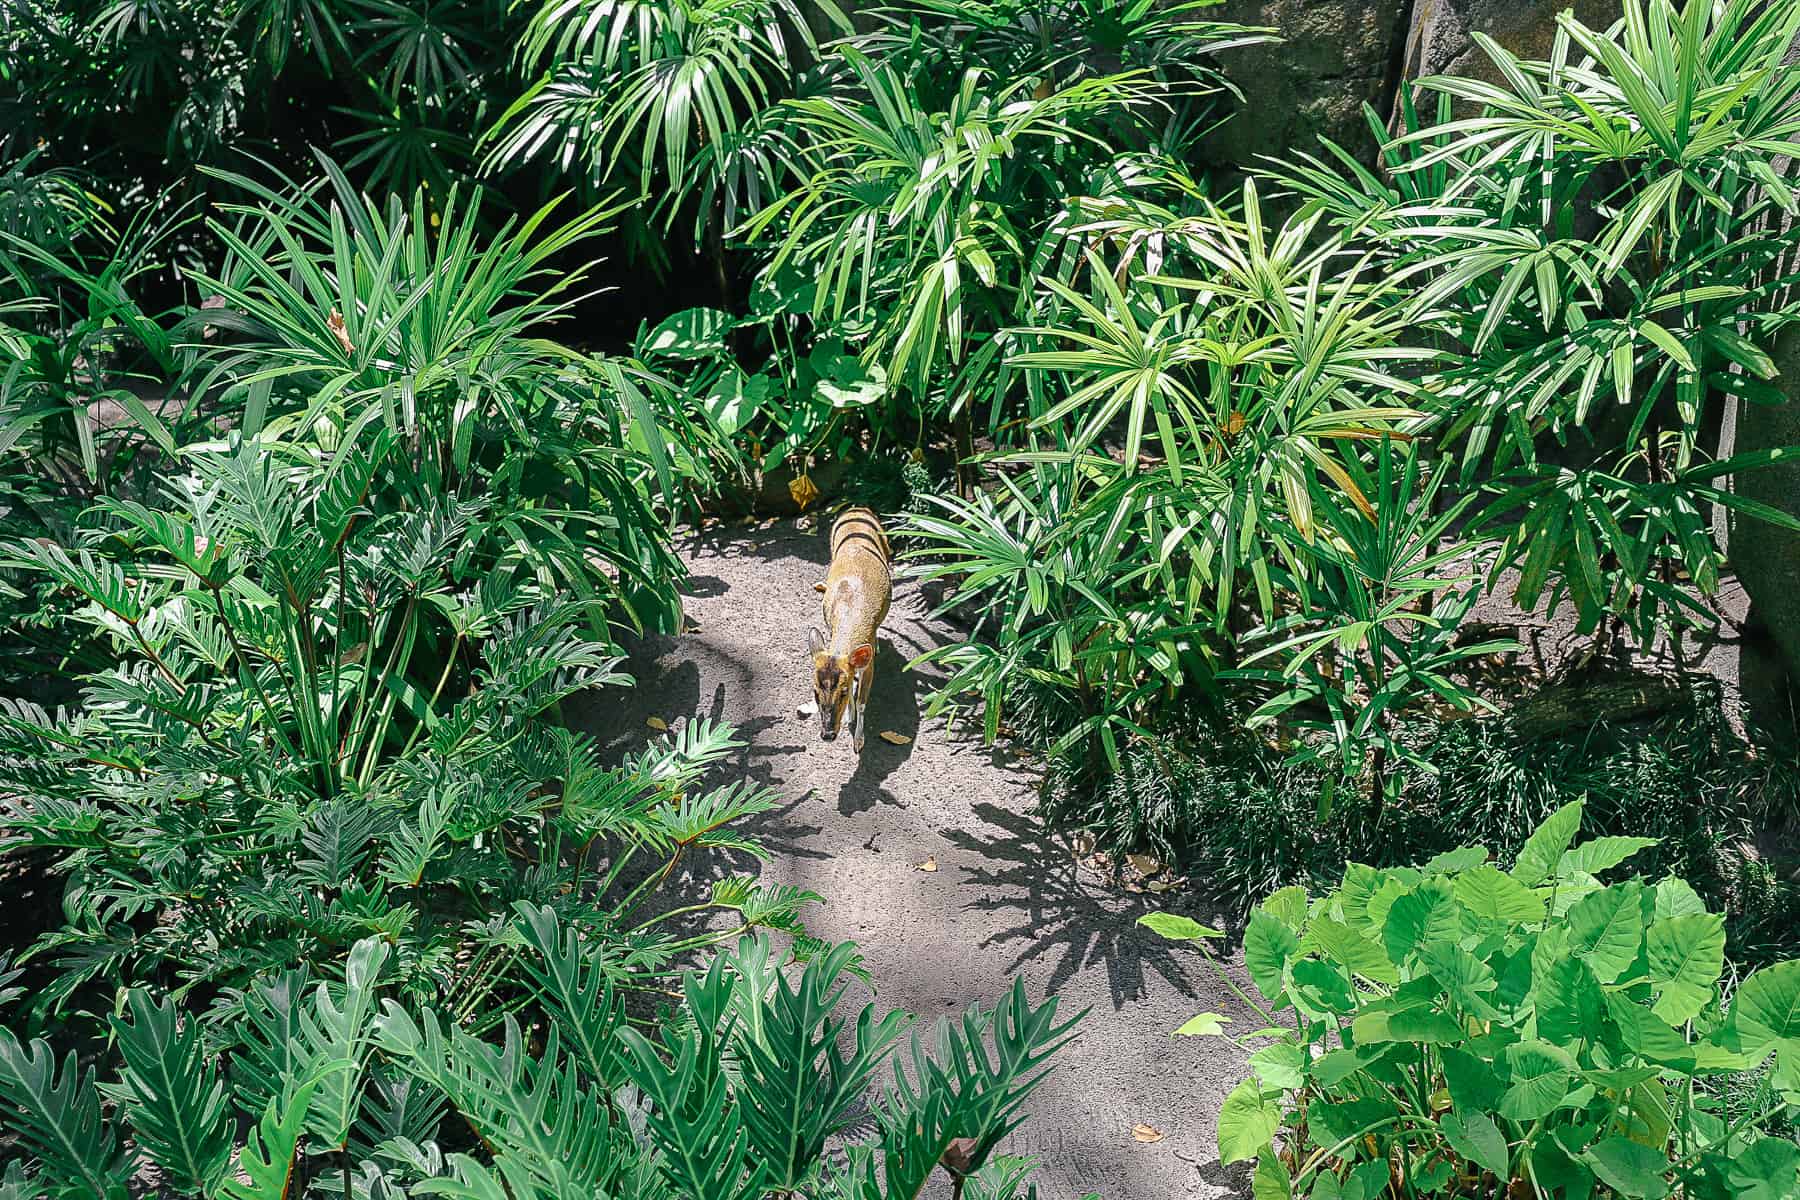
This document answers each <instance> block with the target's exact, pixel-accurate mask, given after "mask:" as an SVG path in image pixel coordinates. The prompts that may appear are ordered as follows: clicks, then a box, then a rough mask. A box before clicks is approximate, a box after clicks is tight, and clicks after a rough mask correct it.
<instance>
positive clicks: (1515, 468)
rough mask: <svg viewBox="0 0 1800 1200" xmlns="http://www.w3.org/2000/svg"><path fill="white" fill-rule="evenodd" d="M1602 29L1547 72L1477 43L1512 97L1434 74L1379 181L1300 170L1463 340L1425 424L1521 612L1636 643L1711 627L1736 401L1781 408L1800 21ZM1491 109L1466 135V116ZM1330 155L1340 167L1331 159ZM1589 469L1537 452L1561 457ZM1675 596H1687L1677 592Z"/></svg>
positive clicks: (1649, 3)
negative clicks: (1729, 409)
mask: <svg viewBox="0 0 1800 1200" xmlns="http://www.w3.org/2000/svg"><path fill="white" fill-rule="evenodd" d="M1624 16H1625V19H1624V20H1623V21H1622V22H1621V23H1620V24H1619V25H1617V26H1616V27H1615V28H1613V29H1612V30H1610V31H1606V30H1597V29H1590V28H1588V27H1586V26H1584V25H1582V24H1581V23H1580V22H1579V21H1576V20H1574V19H1572V18H1570V17H1567V16H1565V17H1564V18H1563V19H1562V20H1561V23H1560V26H1559V34H1558V37H1557V39H1556V42H1555V45H1554V48H1553V49H1552V52H1551V55H1550V57H1549V59H1548V60H1546V61H1544V62H1524V61H1521V60H1519V59H1518V58H1516V57H1514V56H1513V55H1511V54H1509V53H1507V52H1506V51H1505V50H1503V49H1502V48H1501V47H1499V46H1498V45H1496V44H1494V43H1493V42H1492V41H1491V40H1488V39H1486V38H1482V39H1480V45H1481V48H1482V50H1483V51H1484V52H1485V53H1486V54H1487V55H1488V57H1489V58H1490V59H1491V60H1492V62H1493V65H1494V67H1495V69H1496V71H1497V73H1498V75H1499V77H1500V80H1501V81H1500V82H1499V83H1486V82H1482V81H1478V80H1474V79H1463V78H1455V77H1446V78H1439V79H1428V80H1424V81H1421V83H1420V84H1419V85H1418V86H1419V88H1420V89H1422V90H1425V91H1428V92H1436V93H1438V94H1439V96H1440V97H1441V98H1442V101H1443V103H1442V104H1441V105H1440V106H1439V110H1438V114H1439V119H1438V121H1437V122H1435V123H1430V124H1427V123H1422V122H1421V121H1420V120H1419V119H1418V116H1417V114H1416V113H1415V112H1414V110H1413V109H1412V107H1411V101H1410V97H1409V98H1408V105H1407V109H1406V113H1407V120H1408V131H1407V132H1406V133H1405V134H1404V135H1403V136H1401V137H1400V138H1398V139H1397V140H1395V141H1393V142H1392V143H1390V145H1389V146H1388V149H1387V152H1386V156H1385V161H1386V166H1387V168H1388V170H1389V173H1390V175H1389V178H1388V179H1387V180H1385V181H1384V180H1379V179H1377V178H1376V177H1375V176H1373V175H1371V174H1369V173H1368V172H1367V171H1364V170H1360V169H1355V170H1334V169H1328V168H1326V167H1325V165H1324V164H1323V163H1321V162H1319V161H1318V160H1313V161H1311V162H1310V163H1309V164H1306V165H1303V166H1301V167H1299V168H1296V169H1294V170H1293V171H1291V172H1290V173H1289V178H1290V179H1291V180H1292V181H1293V182H1294V183H1295V184H1296V186H1297V187H1298V188H1299V190H1300V192H1301V194H1302V195H1304V196H1307V197H1309V198H1311V199H1313V200H1314V201H1315V202H1317V203H1318V204H1320V205H1322V206H1323V207H1324V209H1325V210H1326V211H1327V212H1330V213H1331V214H1332V216H1333V219H1334V220H1335V221H1338V222H1340V223H1341V224H1343V225H1344V226H1345V227H1347V228H1354V229H1356V230H1358V231H1359V232H1360V233H1362V234H1363V235H1365V236H1366V237H1367V238H1368V244H1369V245H1370V248H1371V252H1372V253H1373V254H1375V255H1376V256H1377V257H1378V258H1379V260H1380V261H1382V262H1383V263H1384V264H1385V265H1386V269H1388V270H1391V271H1393V272H1395V273H1397V274H1399V275H1402V276H1404V277H1406V278H1408V279H1409V280H1410V281H1411V284H1410V286H1411V288H1412V289H1413V291H1414V293H1415V296H1414V298H1413V300H1412V301H1411V304H1410V306H1409V316H1410V317H1411V318H1412V319H1413V320H1415V321H1417V322H1419V323H1421V324H1423V325H1425V326H1428V327H1429V328H1431V329H1432V330H1433V332H1434V334H1436V335H1437V336H1439V337H1441V338H1442V339H1443V340H1444V342H1445V343H1446V344H1447V345H1449V346H1452V347H1454V354H1453V355H1451V356H1450V357H1449V358H1448V359H1447V362H1446V366H1447V369H1446V370H1444V371H1443V372H1442V374H1441V376H1440V377H1439V378H1438V379H1437V380H1435V381H1434V382H1433V383H1432V385H1431V388H1432V391H1433V393H1434V394H1435V397H1436V400H1435V403H1434V404H1433V405H1432V415H1433V420H1432V421H1431V422H1430V424H1429V425H1428V426H1427V428H1429V430H1430V431H1431V433H1432V434H1433V436H1435V437H1437V438H1438V439H1440V440H1441V441H1442V442H1443V443H1444V444H1445V445H1446V448H1447V450H1450V451H1452V452H1454V454H1455V457H1456V458H1457V459H1458V460H1459V463H1460V469H1461V478H1462V480H1463V481H1464V482H1465V483H1471V482H1474V481H1476V480H1478V479H1481V478H1483V477H1484V476H1486V477H1489V478H1491V479H1492V480H1493V483H1494V492H1495V495H1494V498H1493V500H1492V503H1491V507H1490V509H1489V511H1488V513H1487V514H1486V519H1487V521H1488V522H1489V523H1490V524H1491V527H1492V528H1493V529H1494V530H1495V533H1496V536H1498V537H1499V539H1500V545H1501V553H1500V556H1499V558H1498V559H1497V560H1496V562H1495V564H1494V569H1495V571H1496V572H1497V571H1499V570H1503V569H1506V568H1508V567H1516V568H1517V569H1518V577H1517V583H1516V585H1515V594H1516V596H1517V598H1518V599H1519V601H1520V602H1521V603H1523V604H1525V605H1527V606H1531V605H1534V604H1536V603H1538V601H1539V600H1540V598H1542V597H1545V596H1549V597H1551V598H1552V600H1553V602H1555V603H1561V602H1563V601H1565V600H1566V601H1567V602H1569V603H1571V604H1572V605H1573V606H1574V607H1575V609H1576V611H1577V613H1578V615H1579V619H1580V621H1581V623H1582V625H1583V627H1584V628H1589V629H1591V628H1593V627H1594V626H1596V625H1597V624H1598V623H1599V621H1600V620H1601V618H1602V616H1603V615H1612V616H1614V617H1617V618H1620V619H1623V620H1625V621H1627V622H1629V623H1630V624H1631V625H1632V627H1633V628H1634V630H1635V631H1636V632H1637V633H1638V634H1639V636H1640V637H1644V638H1648V637H1649V636H1650V632H1651V630H1653V629H1655V628H1658V627H1660V626H1663V625H1666V624H1669V623H1672V622H1695V623H1702V624H1705V623H1710V621H1711V617H1710V614H1708V613H1707V612H1706V610H1705V609H1704V608H1702V607H1701V606H1700V605H1699V604H1697V603H1696V601H1695V600H1694V598H1693V594H1694V593H1698V594H1699V595H1701V596H1705V595H1710V594H1712V593H1713V592H1714V591H1716V589H1717V586H1718V572H1719V569H1720V566H1721V561H1722V559H1721V555H1720V552H1719V550H1718V549H1717V547H1716V545H1715V544H1714V542H1713V540H1712V539H1711V537H1710V536H1709V535H1708V533H1707V527H1708V525H1707V522H1708V514H1709V510H1710V507H1711V506H1712V505H1714V504H1723V505H1726V506H1728V507H1732V508H1736V509H1738V510H1739V511H1742V512H1744V513H1745V514H1746V515H1748V516H1750V517H1752V518H1756V519H1764V520H1775V521H1779V522H1781V523H1783V524H1789V523H1791V522H1792V520H1793V519H1792V517H1790V516H1785V515H1782V514H1779V513H1776V512H1773V511H1770V510H1767V509H1765V508H1763V507H1761V506H1756V505H1753V504H1749V503H1747V502H1745V501H1743V500H1741V499H1740V498H1739V497H1737V496H1735V495H1734V494H1732V492H1731V491H1730V489H1729V488H1728V487H1726V486H1724V485H1723V483H1722V481H1723V480H1724V479H1726V478H1728V477H1729V476H1730V475H1732V474H1733V473H1735V472H1737V471H1740V470H1747V469H1752V468H1755V467H1758V466H1761V465H1764V464H1765V463H1766V462H1767V461H1768V460H1769V457H1770V456H1767V455H1764V456H1748V455H1747V456H1739V457H1737V458H1733V459H1728V460H1717V459H1714V458H1711V457H1710V456H1709V453H1708V449H1707V448H1708V447H1709V446H1711V445H1714V444H1715V439H1716V430H1717V428H1718V423H1719V420H1720V414H1721V412H1722V411H1723V409H1724V408H1725V407H1726V406H1727V405H1728V404H1735V403H1768V402H1777V403H1778V402H1781V400H1782V399H1783V398H1782V396H1781V393H1780V392H1779V390H1778V389H1777V388H1775V387H1774V385H1773V375H1774V364H1773V363H1772V362H1771V360H1770V359H1769V357H1768V353H1767V347H1768V346H1769V345H1770V343H1771V342H1772V340H1773V338H1774V336H1775V334H1776V332H1777V331H1778V330H1779V329H1780V328H1781V327H1782V325H1784V324H1785V323H1787V322H1789V321H1791V320H1792V319H1793V312H1792V307H1791V304H1790V303H1789V302H1788V301H1787V300H1786V299H1785V298H1784V293H1785V291H1786V290H1787V289H1788V288H1789V287H1790V286H1791V284H1792V283H1793V282H1794V278H1793V276H1792V275H1791V274H1789V273H1788V270H1789V269H1788V268H1786V267H1784V266H1783V265H1782V264H1783V261H1784V259H1785V258H1786V256H1788V255H1790V254H1791V251H1792V248H1793V246H1794V245H1795V238H1796V236H1800V235H1797V234H1796V233H1795V230H1794V228H1793V225H1792V221H1791V219H1784V214H1785V217H1786V218H1791V216H1792V214H1793V213H1794V211H1795V201H1794V194H1793V183H1792V178H1793V167H1792V163H1791V161H1787V158H1786V156H1787V154H1788V150H1789V149H1790V148H1791V147H1792V146H1793V145H1794V144H1795V142H1796V139H1797V138H1800V117H1797V116H1796V113H1795V110H1794V107H1793V105H1792V99H1793V97H1794V95H1795V90H1796V86H1797V85H1796V83H1795V81H1794V79H1793V73H1792V72H1791V71H1789V70H1787V69H1786V68H1785V67H1784V65H1783V59H1784V56H1785V55H1786V54H1787V53H1788V49H1789V47H1790V46H1791V45H1792V44H1793V41H1794V38H1795V37H1796V36H1797V35H1800V14H1796V13H1794V12H1793V11H1792V10H1791V9H1782V10H1781V11H1779V12H1777V11H1774V10H1771V9H1769V8H1767V6H1763V5H1759V4H1756V3H1754V2H1753V0H1731V2H1729V3H1726V4H1722V5H1713V4H1706V3H1678V2H1676V0H1628V2H1627V3H1626V4H1625V5H1624ZM1453 100H1454V101H1456V102H1459V103H1461V104H1463V105H1466V106H1468V107H1470V108H1472V109H1473V110H1474V113H1475V115H1470V116H1465V117H1461V118H1459V119H1457V118H1454V116H1453V113H1452V110H1451V107H1450V102H1451V101H1453ZM1337 157H1338V158H1339V159H1342V158H1343V156H1342V155H1341V153H1339V154H1338V155H1337ZM1571 442H1573V443H1575V444H1576V445H1578V446H1581V447H1582V448H1583V449H1584V450H1586V452H1587V453H1586V454H1584V455H1583V457H1582V458H1581V459H1580V460H1579V461H1577V462H1576V463H1574V464H1557V463H1555V462H1553V461H1546V460H1548V459H1549V457H1550V456H1549V455H1548V454H1546V453H1545V451H1546V450H1547V449H1548V448H1549V447H1550V446H1551V445H1552V444H1553V443H1554V444H1558V445H1563V444H1568V443H1571ZM1681 579H1685V581H1686V582H1685V584H1684V583H1681V582H1678V580H1681Z"/></svg>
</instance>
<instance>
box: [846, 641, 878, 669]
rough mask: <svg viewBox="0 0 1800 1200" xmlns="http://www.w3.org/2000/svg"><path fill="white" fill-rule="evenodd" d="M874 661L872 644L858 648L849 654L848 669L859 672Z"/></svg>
mask: <svg viewBox="0 0 1800 1200" xmlns="http://www.w3.org/2000/svg"><path fill="white" fill-rule="evenodd" d="M874 659H875V647H874V646H873V645H872V644H866V645H862V646H858V647H857V648H856V649H854V650H852V651H851V652H850V669H851V670H853V671H860V670H862V669H863V668H864V667H866V666H868V665H869V664H870V663H871V662H872V661H874Z"/></svg>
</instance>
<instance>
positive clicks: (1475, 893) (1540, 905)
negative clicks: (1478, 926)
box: [1456, 863, 1544, 925]
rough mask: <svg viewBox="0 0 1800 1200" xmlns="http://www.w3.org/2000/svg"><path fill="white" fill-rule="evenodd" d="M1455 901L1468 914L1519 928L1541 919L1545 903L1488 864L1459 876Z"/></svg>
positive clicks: (1513, 879)
mask: <svg viewBox="0 0 1800 1200" xmlns="http://www.w3.org/2000/svg"><path fill="white" fill-rule="evenodd" d="M1456 898H1457V899H1458V900H1460V901H1462V904H1463V907H1465V908H1467V909H1468V910H1469V911H1470V912H1472V913H1474V914H1475V915H1476V916H1478V917H1484V918H1486V919H1488V920H1490V921H1505V922H1508V923H1510V924H1514V925H1522V924H1535V923H1536V922H1538V921H1542V920H1543V919H1544V902H1543V900H1541V899H1540V898H1539V897H1538V895H1537V893H1536V892H1533V891H1532V890H1531V889H1530V888H1528V887H1526V886H1525V885H1524V884H1522V883H1520V882H1519V881H1518V880H1517V879H1515V878H1513V877H1512V876H1511V875H1508V874H1506V873H1505V872H1504V871H1502V870H1500V868H1498V867H1496V866H1494V865H1492V864H1491V863H1484V864H1482V865H1481V866H1478V867H1475V868H1474V869H1472V870H1468V871H1464V872H1463V873H1462V874H1461V875H1458V876H1457V877H1456Z"/></svg>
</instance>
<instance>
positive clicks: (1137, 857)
mask: <svg viewBox="0 0 1800 1200" xmlns="http://www.w3.org/2000/svg"><path fill="white" fill-rule="evenodd" d="M1125 861H1126V862H1127V863H1130V864H1131V869H1132V870H1134V871H1136V872H1137V873H1138V874H1139V875H1142V876H1143V877H1144V878H1145V879H1148V878H1150V876H1152V875H1155V874H1156V873H1157V872H1159V871H1161V870H1162V864H1161V863H1159V862H1157V861H1156V859H1154V858H1152V857H1151V856H1150V855H1148V854H1127V855H1126V856H1125Z"/></svg>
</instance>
